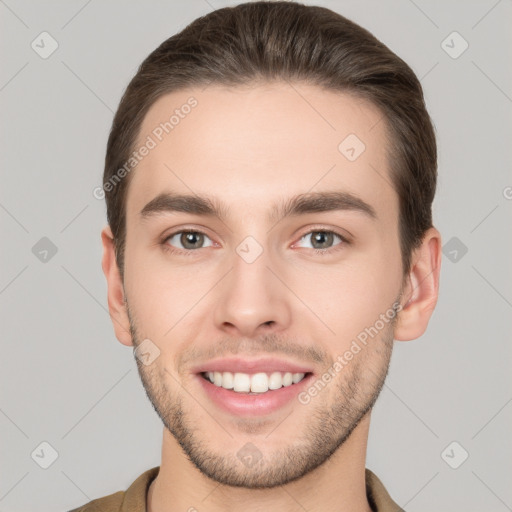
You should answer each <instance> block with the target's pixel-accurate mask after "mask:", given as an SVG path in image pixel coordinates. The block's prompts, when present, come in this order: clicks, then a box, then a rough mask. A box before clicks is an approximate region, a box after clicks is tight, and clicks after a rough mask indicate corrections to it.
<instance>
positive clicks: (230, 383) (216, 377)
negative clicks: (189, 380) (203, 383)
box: [199, 371, 311, 395]
mask: <svg viewBox="0 0 512 512" xmlns="http://www.w3.org/2000/svg"><path fill="white" fill-rule="evenodd" d="M199 375H200V376H201V377H202V378H203V379H205V380H207V381H208V382H210V383H211V384H213V385H214V386H217V387H219V388H223V389H226V390H229V391H233V392H234V393H240V394H245V395H261V394H263V393H269V392H272V391H277V390H279V389H281V388H287V387H290V386H294V385H296V384H299V383H300V382H302V381H303V380H304V379H305V378H306V377H308V376H309V375H311V372H306V373H302V372H296V373H292V372H258V373H252V374H250V373H242V372H235V373H232V372H220V371H215V372H214V371H209V372H201V373H200V374H199Z"/></svg>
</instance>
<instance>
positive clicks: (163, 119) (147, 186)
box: [127, 82, 398, 217]
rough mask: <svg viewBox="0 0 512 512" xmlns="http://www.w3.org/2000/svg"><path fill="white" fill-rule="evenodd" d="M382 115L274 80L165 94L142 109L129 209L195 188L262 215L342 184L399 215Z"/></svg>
mask: <svg viewBox="0 0 512 512" xmlns="http://www.w3.org/2000/svg"><path fill="white" fill-rule="evenodd" d="M385 126H386V124H385V122H383V119H382V113H381V111H380V110H379V109H378V108H377V107H376V106H374V105H373V104H371V103H370V102H368V101H367V100H364V99H362V98H359V97H356V96H354V95H350V94H347V93H342V92H336V91H331V90H325V89H321V88H319V87H317V86H312V85H305V84H300V85H299V84H292V83H286V82H277V83H272V84H268V83H267V84H260V85H251V86H243V87H233V88H227V87H222V86H218V85H216V86H208V87H206V88H204V89H201V88H190V89H184V90H180V91H176V92H173V93H170V94H166V95H164V96H162V97H161V98H160V99H158V100H157V101H156V102H155V103H154V104H153V105H152V107H151V108H150V110H149V111H148V113H147V115H146V116H145V118H144V120H143V123H142V125H141V129H140V132H139V137H138V141H137V144H136V147H135V149H136V150H137V149H138V148H141V147H142V146H147V147H150V148H151V149H150V150H149V151H145V153H146V155H145V156H144V157H143V158H140V161H139V163H138V164H137V166H136V168H135V169H134V171H132V176H131V183H130V186H129V189H128V197H127V210H128V216H130V215H132V214H133V212H136V213H137V214H138V213H139V212H140V211H141V209H142V208H143V207H144V206H145V205H146V204H147V203H148V202H149V201H150V200H151V199H154V198H155V197H156V196H158V195H159V194H161V193H162V192H174V193H176V192H178V193H183V194H192V195H194V194H198V195H202V196H203V195H204V196H212V197H216V198H219V199H220V200H221V202H222V203H225V204H229V205H233V206H234V207H235V210H234V211H236V208H240V209H239V210H238V211H239V212H240V211H242V210H243V211H245V212H248V211H249V210H251V211H253V212H254V213H255V214H256V212H257V213H258V214H259V213H262V214H265V213H266V211H265V210H266V205H268V207H269V208H270V206H271V204H274V203H275V201H274V200H275V199H277V198H279V199H282V198H283V197H288V196H290V197H291V196H294V195H297V194H302V193H307V192H313V191H328V190H346V191H348V192H351V193H354V194H356V195H358V196H359V197H362V198H364V200H365V201H366V202H368V203H370V204H372V206H373V207H374V209H375V210H376V211H377V212H381V213H382V214H383V215H388V216H394V217H396V215H397V214H398V206H397V197H396V193H395V192H394V190H393V188H392V186H391V180H390V178H389V164H388V161H389V159H388V155H387V152H388V140H387V134H386V128H385Z"/></svg>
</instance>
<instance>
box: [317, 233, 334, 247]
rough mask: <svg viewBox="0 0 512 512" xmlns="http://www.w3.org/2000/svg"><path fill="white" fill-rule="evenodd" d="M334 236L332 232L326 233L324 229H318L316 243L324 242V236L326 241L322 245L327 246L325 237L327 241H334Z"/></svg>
mask: <svg viewBox="0 0 512 512" xmlns="http://www.w3.org/2000/svg"><path fill="white" fill-rule="evenodd" d="M332 237H333V236H332V233H324V232H322V231H318V232H317V233H316V235H315V236H314V237H313V238H314V240H315V243H316V242H320V244H322V238H324V243H323V244H322V245H323V246H325V244H326V242H325V239H326V240H327V243H329V242H332Z"/></svg>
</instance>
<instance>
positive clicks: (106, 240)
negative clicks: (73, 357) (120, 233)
mask: <svg viewBox="0 0 512 512" xmlns="http://www.w3.org/2000/svg"><path fill="white" fill-rule="evenodd" d="M101 243H102V244H103V259H102V261H101V268H102V269H103V273H104V274H105V277H106V279H107V288H108V292H107V293H108V294H107V297H108V310H109V313H110V319H111V320H112V323H113V325H114V332H115V334H116V338H117V339H118V340H119V341H120V342H121V343H122V344H123V345H126V346H132V345H133V343H132V337H131V334H130V321H129V318H128V313H127V310H126V303H125V301H124V299H125V294H124V286H123V282H122V279H121V274H120V272H119V267H118V266H117V262H116V258H115V249H114V236H113V234H112V230H111V229H110V226H106V227H105V228H103V230H102V231H101Z"/></svg>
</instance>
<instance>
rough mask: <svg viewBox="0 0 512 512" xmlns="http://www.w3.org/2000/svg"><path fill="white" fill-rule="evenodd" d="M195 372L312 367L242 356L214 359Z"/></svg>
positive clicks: (308, 370)
mask: <svg viewBox="0 0 512 512" xmlns="http://www.w3.org/2000/svg"><path fill="white" fill-rule="evenodd" d="M193 372H194V373H203V372H231V373H237V372H239V373H249V374H252V373H272V372H284V373H286V372H290V373H311V372H312V370H311V368H309V367H307V366H304V365H301V364H296V363H293V362H290V361H285V360H283V359H276V358H269V357H265V358H259V359H243V358H241V357H230V358H224V359H214V360H212V361H208V362H206V363H203V364H201V365H198V366H196V367H195V368H194V369H193Z"/></svg>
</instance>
